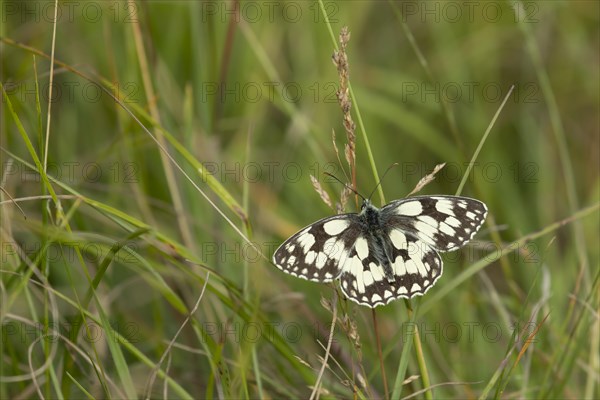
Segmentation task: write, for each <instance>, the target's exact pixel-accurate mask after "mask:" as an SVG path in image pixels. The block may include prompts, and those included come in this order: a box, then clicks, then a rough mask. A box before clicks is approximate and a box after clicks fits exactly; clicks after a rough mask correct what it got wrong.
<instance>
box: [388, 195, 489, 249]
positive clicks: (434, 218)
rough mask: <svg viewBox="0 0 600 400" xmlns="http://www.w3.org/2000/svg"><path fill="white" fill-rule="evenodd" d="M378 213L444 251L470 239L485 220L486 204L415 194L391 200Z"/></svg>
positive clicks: (472, 200)
mask: <svg viewBox="0 0 600 400" xmlns="http://www.w3.org/2000/svg"><path fill="white" fill-rule="evenodd" d="M381 213H382V216H383V218H384V219H386V220H387V223H389V224H390V225H391V226H393V227H394V228H397V229H400V230H402V231H404V232H406V233H410V234H412V235H413V236H414V237H416V238H417V239H419V240H421V241H423V242H425V243H427V244H428V245H430V246H431V247H433V248H434V249H435V250H437V251H441V252H445V251H452V250H456V249H458V248H459V247H461V246H463V245H464V244H466V243H467V242H468V241H469V240H471V239H472V238H473V236H474V235H475V233H476V232H477V231H478V230H479V228H480V227H481V225H482V224H483V222H484V221H485V217H486V215H487V207H486V206H485V204H484V203H482V202H481V201H479V200H475V199H471V198H468V197H457V196H418V197H409V198H407V199H402V200H397V201H393V202H391V203H389V204H387V205H386V206H385V207H383V208H382V209H381Z"/></svg>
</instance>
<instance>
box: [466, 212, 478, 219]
mask: <svg viewBox="0 0 600 400" xmlns="http://www.w3.org/2000/svg"><path fill="white" fill-rule="evenodd" d="M467 218H470V219H475V218H477V215H475V213H472V212H471V211H467Z"/></svg>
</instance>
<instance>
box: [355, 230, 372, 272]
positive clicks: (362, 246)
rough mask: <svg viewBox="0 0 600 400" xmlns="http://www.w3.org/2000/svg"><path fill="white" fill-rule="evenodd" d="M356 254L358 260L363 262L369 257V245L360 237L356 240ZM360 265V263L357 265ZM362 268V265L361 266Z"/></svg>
mask: <svg viewBox="0 0 600 400" xmlns="http://www.w3.org/2000/svg"><path fill="white" fill-rule="evenodd" d="M355 246H356V254H357V255H358V258H360V259H361V260H364V259H365V258H367V257H368V256H369V244H368V243H367V240H366V239H365V238H364V237H362V236H360V237H359V238H358V239H356V245H355ZM359 264H360V263H359ZM361 266H362V264H361Z"/></svg>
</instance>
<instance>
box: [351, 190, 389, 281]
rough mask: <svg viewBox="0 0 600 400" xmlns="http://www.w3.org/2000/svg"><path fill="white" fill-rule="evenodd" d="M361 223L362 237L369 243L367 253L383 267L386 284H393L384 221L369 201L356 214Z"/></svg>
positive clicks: (379, 211)
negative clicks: (371, 254)
mask: <svg viewBox="0 0 600 400" xmlns="http://www.w3.org/2000/svg"><path fill="white" fill-rule="evenodd" d="M358 218H359V220H360V222H361V226H362V231H363V235H364V236H365V237H366V238H367V243H369V252H371V253H373V256H374V258H375V259H376V260H377V261H378V262H379V265H381V266H382V267H383V272H384V274H385V278H386V280H387V281H388V282H395V281H396V278H395V277H394V271H393V269H392V264H393V260H392V251H391V242H390V240H389V235H387V232H386V230H385V226H386V220H385V219H384V215H383V214H382V213H381V210H380V209H378V208H377V207H375V206H374V205H373V204H371V202H370V201H369V200H367V199H366V200H365V201H364V202H363V205H362V207H361V212H360V214H358Z"/></svg>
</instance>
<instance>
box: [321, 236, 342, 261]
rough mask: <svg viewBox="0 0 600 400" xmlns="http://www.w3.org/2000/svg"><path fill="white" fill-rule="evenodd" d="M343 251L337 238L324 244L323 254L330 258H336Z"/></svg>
mask: <svg viewBox="0 0 600 400" xmlns="http://www.w3.org/2000/svg"><path fill="white" fill-rule="evenodd" d="M341 249H342V246H339V247H338V244H337V238H335V237H332V238H329V239H327V240H326V241H325V243H324V244H323V253H325V254H326V255H327V256H328V257H331V258H334V257H336V255H337V254H338V252H339V251H340V250H341Z"/></svg>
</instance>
